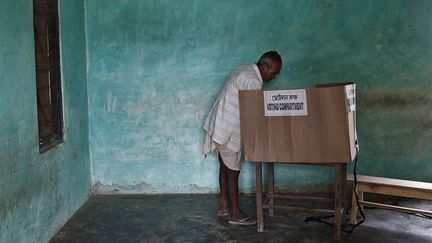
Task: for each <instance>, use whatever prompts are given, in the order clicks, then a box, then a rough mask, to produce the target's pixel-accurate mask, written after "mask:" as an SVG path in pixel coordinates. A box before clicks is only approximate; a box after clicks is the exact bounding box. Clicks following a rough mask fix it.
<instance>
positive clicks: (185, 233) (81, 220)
mask: <svg viewBox="0 0 432 243" xmlns="http://www.w3.org/2000/svg"><path fill="white" fill-rule="evenodd" d="M217 203H218V196H217V195H97V196H93V197H92V198H90V199H89V200H88V201H87V202H86V203H85V204H84V205H83V207H82V208H80V209H79V210H78V212H77V213H76V214H75V215H74V217H72V218H71V219H70V220H69V221H68V222H67V223H66V225H64V226H63V228H62V229H61V230H60V231H59V232H58V233H57V234H56V235H55V236H54V237H53V238H52V239H51V241H50V242H52V243H54V242H122V243H126V242H334V240H333V227H332V226H328V225H326V224H322V223H319V222H314V221H309V222H305V218H306V217H308V216H319V215H311V213H301V212H287V211H281V210H275V217H274V218H270V217H269V216H268V213H267V210H265V214H264V224H265V232H263V233H258V232H257V231H256V225H254V226H235V225H230V224H228V220H227V219H224V218H221V217H218V216H217V215H216V208H217ZM240 204H241V205H242V208H243V209H244V211H245V212H246V213H248V214H249V215H256V213H255V197H254V195H241V197H240ZM399 205H403V206H408V205H411V206H413V205H415V206H416V207H417V208H422V209H427V210H432V203H431V202H430V201H424V200H408V201H402V202H400V204H399ZM365 214H366V218H367V220H366V222H365V223H364V224H362V225H360V226H359V227H357V228H356V229H355V231H354V232H353V233H352V234H348V233H342V239H341V241H340V242H368V243H371V242H379V243H382V242H392V243H395V242H409V243H412V242H416V243H420V242H428V243H431V242H432V219H431V218H424V217H419V216H415V215H410V214H405V213H399V212H393V211H389V210H382V209H365ZM347 218H349V216H348V217H347Z"/></svg>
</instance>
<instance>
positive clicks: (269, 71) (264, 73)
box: [257, 51, 282, 82]
mask: <svg viewBox="0 0 432 243" xmlns="http://www.w3.org/2000/svg"><path fill="white" fill-rule="evenodd" d="M257 66H258V69H259V71H260V73H261V77H262V79H263V81H264V82H269V81H271V80H273V79H275V78H276V75H278V74H279V72H280V70H281V68H282V58H281V56H280V55H279V53H277V52H276V51H269V52H266V53H264V54H263V55H262V56H261V57H260V59H259V61H258V62H257Z"/></svg>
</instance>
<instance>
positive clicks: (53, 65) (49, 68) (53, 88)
mask: <svg viewBox="0 0 432 243" xmlns="http://www.w3.org/2000/svg"><path fill="white" fill-rule="evenodd" d="M33 14H34V20H33V23H34V40H35V56H36V87H37V111H38V112H37V113H38V127H39V149H40V152H41V153H42V152H45V151H46V150H48V149H49V148H52V147H54V146H55V145H56V144H58V143H61V142H62V141H63V111H62V92H61V80H60V77H61V75H60V45H59V31H58V2H57V0H33Z"/></svg>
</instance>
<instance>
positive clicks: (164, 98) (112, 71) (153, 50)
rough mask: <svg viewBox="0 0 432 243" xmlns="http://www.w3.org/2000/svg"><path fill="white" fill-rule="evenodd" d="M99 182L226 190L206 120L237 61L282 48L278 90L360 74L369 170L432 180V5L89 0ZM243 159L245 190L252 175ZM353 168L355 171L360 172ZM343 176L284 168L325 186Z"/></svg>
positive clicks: (295, 178)
mask: <svg viewBox="0 0 432 243" xmlns="http://www.w3.org/2000/svg"><path fill="white" fill-rule="evenodd" d="M87 8H88V16H87V19H88V22H87V25H88V49H89V73H88V77H89V99H90V127H91V129H90V130H91V133H90V137H91V151H92V168H93V173H92V176H93V177H92V183H94V184H96V186H97V189H98V190H99V191H100V192H127V193H143V192H144V193H156V192H158V193H163V192H215V191H217V190H218V184H217V169H218V166H217V162H216V158H215V156H212V157H210V158H208V159H206V160H203V157H202V155H201V154H200V152H201V146H202V142H203V138H204V131H203V130H202V125H203V122H204V119H205V117H206V115H207V113H208V111H209V109H210V106H211V104H212V103H213V102H214V100H215V98H216V96H217V94H218V92H219V90H220V88H221V87H222V85H223V83H224V80H225V78H226V77H227V75H228V73H229V72H230V70H232V69H233V68H234V67H235V66H237V65H239V64H242V63H249V62H253V61H256V59H257V58H258V57H259V55H260V54H262V53H263V52H264V51H267V50H271V49H276V50H278V51H279V52H280V53H281V54H282V56H283V60H284V66H283V70H282V73H281V74H280V76H279V77H278V78H277V80H275V81H273V82H272V83H271V84H270V85H269V86H268V87H267V88H296V87H309V86H313V85H315V84H318V83H329V82H342V81H348V80H355V81H356V82H357V85H358V132H359V139H360V149H361V152H360V155H359V165H358V171H359V172H360V173H363V174H368V175H380V176H389V177H394V178H405V179H414V180H422V181H431V180H432V179H431V177H430V174H431V173H432V165H431V163H430V161H431V159H432V150H431V149H430V148H431V146H430V144H431V142H432V115H431V112H430V107H431V104H432V97H431V93H432V81H431V77H432V66H431V63H432V32H431V30H432V28H431V26H432V9H431V8H432V1H421V0H419V1H408V0H382V1H372V0H357V1H334V0H328V1H318V0H309V1H285V0H279V1H277V0H274V1H258V0H247V1H246V0H237V1H228V0H224V1H200V0H180V1H168V0H148V1H139V0H88V1H87ZM253 168H254V167H253V166H252V164H250V163H247V164H245V165H244V166H243V169H242V174H241V178H240V181H241V182H240V183H241V189H242V190H243V191H250V190H254V183H255V182H254V170H253ZM350 168H351V167H350ZM332 178H333V171H332V170H330V169H328V168H323V167H319V168H314V167H310V166H293V165H291V166H283V167H278V168H277V183H278V185H279V186H280V187H282V188H287V189H292V190H298V189H301V188H303V189H307V190H310V188H311V187H313V188H314V189H318V188H322V187H325V186H327V185H328V184H329V183H330V182H332Z"/></svg>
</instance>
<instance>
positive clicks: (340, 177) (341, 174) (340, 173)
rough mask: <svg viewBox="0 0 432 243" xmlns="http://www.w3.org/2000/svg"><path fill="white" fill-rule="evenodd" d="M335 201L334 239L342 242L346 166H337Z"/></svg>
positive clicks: (340, 164)
mask: <svg viewBox="0 0 432 243" xmlns="http://www.w3.org/2000/svg"><path fill="white" fill-rule="evenodd" d="M335 167H336V170H335V177H336V178H335V180H336V181H335V200H334V212H335V215H334V228H333V233H334V239H335V240H340V236H341V224H342V217H343V207H342V204H343V199H344V192H345V182H346V164H345V163H337V164H336V165H335Z"/></svg>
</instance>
